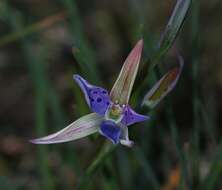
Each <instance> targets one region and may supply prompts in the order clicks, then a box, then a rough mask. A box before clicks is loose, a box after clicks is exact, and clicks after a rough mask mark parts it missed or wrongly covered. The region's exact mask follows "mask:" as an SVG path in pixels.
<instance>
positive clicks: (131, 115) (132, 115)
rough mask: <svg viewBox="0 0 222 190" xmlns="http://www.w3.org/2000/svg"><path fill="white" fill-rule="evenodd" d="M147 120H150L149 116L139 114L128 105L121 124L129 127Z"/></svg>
mask: <svg viewBox="0 0 222 190" xmlns="http://www.w3.org/2000/svg"><path fill="white" fill-rule="evenodd" d="M147 119H149V116H146V115H141V114H138V113H136V112H135V111H134V110H133V109H132V108H130V106H128V105H127V106H126V107H125V108H124V116H123V119H122V121H121V123H122V124H123V125H125V126H129V125H132V124H134V123H138V122H142V121H145V120H147Z"/></svg>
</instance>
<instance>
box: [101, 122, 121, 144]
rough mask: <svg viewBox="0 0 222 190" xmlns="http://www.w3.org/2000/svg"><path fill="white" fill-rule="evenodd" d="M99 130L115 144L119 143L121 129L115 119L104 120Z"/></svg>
mask: <svg viewBox="0 0 222 190" xmlns="http://www.w3.org/2000/svg"><path fill="white" fill-rule="evenodd" d="M99 132H100V134H101V135H103V136H105V137H106V138H108V139H109V140H111V141H112V143H113V144H117V143H119V138H120V135H121V129H120V127H119V126H117V125H116V123H114V122H113V121H110V120H106V121H103V122H102V123H101V126H100V129H99Z"/></svg>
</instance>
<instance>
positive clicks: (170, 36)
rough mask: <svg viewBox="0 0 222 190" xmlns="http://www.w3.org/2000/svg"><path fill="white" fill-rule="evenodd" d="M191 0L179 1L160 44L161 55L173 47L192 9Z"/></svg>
mask: <svg viewBox="0 0 222 190" xmlns="http://www.w3.org/2000/svg"><path fill="white" fill-rule="evenodd" d="M190 4H191V0H178V1H177V3H176V5H175V8H174V10H173V13H172V15H171V17H170V19H169V21H168V23H167V26H166V28H165V30H164V32H163V34H162V37H161V40H160V43H159V51H158V52H159V54H160V56H161V55H162V54H165V52H167V51H168V49H169V48H170V47H171V46H172V44H173V42H174V40H175V39H176V36H177V34H178V32H179V30H180V28H181V26H182V24H183V21H184V19H185V16H186V14H187V12H188V9H189V7H190Z"/></svg>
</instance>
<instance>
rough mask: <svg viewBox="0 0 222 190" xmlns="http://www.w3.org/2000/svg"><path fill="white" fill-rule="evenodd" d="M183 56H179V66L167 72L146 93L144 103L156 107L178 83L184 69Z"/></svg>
mask: <svg viewBox="0 0 222 190" xmlns="http://www.w3.org/2000/svg"><path fill="white" fill-rule="evenodd" d="M183 64H184V62H183V58H182V57H181V56H179V67H176V68H174V69H172V70H170V71H169V72H168V73H166V74H165V75H164V76H163V77H162V78H161V79H160V80H159V81H158V82H157V83H156V84H155V85H154V87H153V88H152V89H151V90H150V91H149V92H148V93H147V94H146V95H145V98H144V100H143V102H142V105H146V106H148V107H149V108H154V107H155V106H156V105H157V104H158V103H159V102H160V101H161V100H162V99H163V98H164V97H165V96H166V95H167V94H168V93H169V92H170V91H171V90H172V89H173V88H174V87H175V86H176V84H177V81H178V79H179V77H180V74H181V72H182V69H183Z"/></svg>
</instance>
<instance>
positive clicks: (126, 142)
mask: <svg viewBox="0 0 222 190" xmlns="http://www.w3.org/2000/svg"><path fill="white" fill-rule="evenodd" d="M121 130H122V132H121V137H120V144H122V145H124V146H128V147H132V146H133V145H134V142H133V141H131V140H129V134H128V127H127V126H122V127H121Z"/></svg>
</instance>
